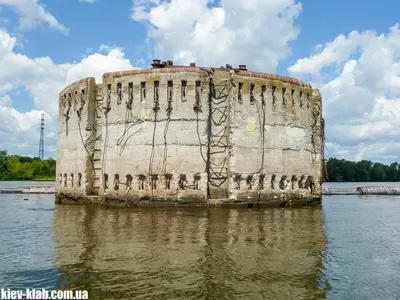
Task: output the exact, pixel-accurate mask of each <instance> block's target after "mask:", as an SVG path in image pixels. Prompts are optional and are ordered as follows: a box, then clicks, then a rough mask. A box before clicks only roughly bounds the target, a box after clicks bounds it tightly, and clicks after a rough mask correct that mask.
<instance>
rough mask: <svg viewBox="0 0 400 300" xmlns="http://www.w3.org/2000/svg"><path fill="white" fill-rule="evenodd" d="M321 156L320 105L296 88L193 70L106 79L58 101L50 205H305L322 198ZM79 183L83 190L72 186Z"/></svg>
mask: <svg viewBox="0 0 400 300" xmlns="http://www.w3.org/2000/svg"><path fill="white" fill-rule="evenodd" d="M82 90H87V93H86V94H82V97H75V98H74V97H73V96H74V95H78V96H79V95H81V94H80V93H81V92H82ZM70 95H71V96H70ZM81 98H82V99H85V101H84V103H83V102H82V101H81V100H80V99H81ZM75 99H76V100H75ZM75 102H76V104H74V103H75ZM70 103H71V104H70ZM78 112H79V114H78ZM79 116H80V117H79ZM67 125H68V126H67ZM83 128H86V129H83ZM82 130H84V132H83V131H82ZM85 145H86V146H85ZM322 153H323V148H322V118H321V96H320V94H319V92H318V91H317V90H313V89H312V88H311V87H310V85H308V84H306V83H303V82H301V81H298V80H295V79H291V78H287V77H281V76H276V75H269V74H263V73H253V72H247V71H243V70H227V69H211V68H195V67H170V68H160V69H150V70H139V71H125V72H114V73H106V74H104V76H103V83H102V84H99V85H97V86H96V85H95V83H94V79H93V78H89V79H85V80H82V81H79V82H77V83H74V84H72V85H70V86H69V87H67V88H66V89H65V90H64V91H63V92H62V93H61V94H60V120H59V140H58V160H57V173H58V174H61V177H60V178H61V181H59V182H58V183H57V195H58V196H59V197H58V198H57V199H58V200H57V201H59V202H63V201H65V199H69V200H71V199H72V201H78V202H80V201H81V200H83V201H89V202H109V203H119V204H131V205H141V204H164V205H176V204H189V203H190V204H195V205H209V204H213V205H225V204H230V203H242V204H248V205H254V204H256V205H258V204H262V203H270V202H273V203H278V204H287V203H288V202H290V201H297V200H301V201H304V202H307V201H311V200H312V199H314V198H317V199H319V198H320V197H321V186H320V177H321V169H322V165H321V162H322ZM78 173H80V174H82V179H81V180H82V182H86V185H84V184H82V183H81V185H80V186H78V184H74V185H72V181H71V178H72V175H71V174H74V180H76V178H77V177H78V175H77V174H78ZM64 174H67V183H66V184H65V181H64ZM59 176H60V175H59ZM91 195H94V196H96V197H89V196H91ZM88 197H89V198H88ZM63 199H64V200H63Z"/></svg>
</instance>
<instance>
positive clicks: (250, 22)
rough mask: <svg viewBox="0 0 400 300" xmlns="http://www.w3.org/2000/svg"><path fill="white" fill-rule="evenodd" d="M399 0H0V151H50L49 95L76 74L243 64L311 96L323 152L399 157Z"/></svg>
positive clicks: (53, 99) (53, 124)
mask: <svg viewBox="0 0 400 300" xmlns="http://www.w3.org/2000/svg"><path fill="white" fill-rule="evenodd" d="M398 11H400V1H395V0H382V1H376V0H352V1H348V0H335V1H321V0H304V1H302V2H300V1H297V0H246V1H243V0H219V1H218V0H190V1H189V0H113V1H111V0H0V149H5V150H8V152H9V153H10V154H20V155H29V156H38V151H39V134H40V117H41V114H42V113H44V114H45V120H46V121H45V122H46V128H45V157H55V156H56V144H57V118H58V94H59V92H60V91H61V90H62V89H63V88H64V87H65V86H66V85H68V84H70V83H72V82H74V81H76V80H78V79H81V78H84V77H88V76H93V77H95V78H96V81H97V82H101V76H102V74H103V73H105V72H110V71H122V70H130V69H135V68H148V67H150V64H151V60H152V59H153V58H158V59H161V60H168V59H171V60H173V61H174V63H175V64H189V63H190V62H196V64H197V65H201V66H212V67H219V66H221V65H225V64H231V65H233V66H237V65H239V64H246V65H247V68H248V69H249V70H250V71H261V72H267V73H274V74H280V75H286V76H291V77H295V78H298V79H301V80H305V81H307V82H310V83H311V84H312V86H313V87H314V88H318V89H319V90H320V92H321V94H322V101H323V104H322V106H323V116H324V118H325V123H326V131H325V135H326V150H325V156H326V158H329V157H336V158H340V159H341V158H343V159H347V160H354V161H359V160H362V159H368V160H372V161H374V162H382V163H391V162H394V161H400V158H399V155H400V154H399V153H400V27H399V26H400V25H399V23H400V20H399V15H398Z"/></svg>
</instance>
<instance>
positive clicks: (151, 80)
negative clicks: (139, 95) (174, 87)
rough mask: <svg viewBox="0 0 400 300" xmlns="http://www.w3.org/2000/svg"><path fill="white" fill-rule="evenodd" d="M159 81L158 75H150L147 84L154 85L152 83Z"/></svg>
mask: <svg viewBox="0 0 400 300" xmlns="http://www.w3.org/2000/svg"><path fill="white" fill-rule="evenodd" d="M157 80H158V81H160V80H161V77H160V76H159V75H151V76H149V77H147V82H148V83H154V81H157Z"/></svg>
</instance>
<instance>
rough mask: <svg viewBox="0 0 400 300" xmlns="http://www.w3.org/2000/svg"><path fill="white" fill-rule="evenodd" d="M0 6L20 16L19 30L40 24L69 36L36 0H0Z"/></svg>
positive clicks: (63, 27) (65, 29) (66, 29)
mask: <svg viewBox="0 0 400 300" xmlns="http://www.w3.org/2000/svg"><path fill="white" fill-rule="evenodd" d="M1 5H5V6H8V7H10V8H11V9H13V10H14V11H15V12H16V13H17V14H18V15H19V16H20V20H19V21H20V27H21V29H31V28H34V27H36V26H37V25H38V24H40V23H47V24H48V25H50V27H52V28H54V29H56V30H59V31H61V32H63V33H64V34H69V29H68V28H67V27H65V26H64V25H62V24H61V23H59V22H58V21H57V19H56V18H55V17H54V16H53V15H52V14H50V13H49V12H48V11H46V9H45V8H44V7H43V5H42V4H40V3H39V1H38V0H0V6H1Z"/></svg>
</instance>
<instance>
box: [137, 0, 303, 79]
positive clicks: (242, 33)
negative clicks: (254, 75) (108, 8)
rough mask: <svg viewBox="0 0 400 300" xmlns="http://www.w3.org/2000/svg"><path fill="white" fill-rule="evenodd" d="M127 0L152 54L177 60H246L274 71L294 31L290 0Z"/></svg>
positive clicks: (295, 6) (297, 8)
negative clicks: (145, 31)
mask: <svg viewBox="0 0 400 300" xmlns="http://www.w3.org/2000/svg"><path fill="white" fill-rule="evenodd" d="M213 2H216V1H210V0H191V1H187V0H171V1H161V0H133V7H132V15H131V17H132V19H133V20H135V21H139V22H144V23H145V24H146V25H148V27H147V28H148V37H149V39H150V40H151V41H152V42H153V44H154V49H153V51H154V56H155V57H157V58H160V59H162V60H167V59H172V60H174V61H176V63H178V64H185V65H187V64H189V63H190V62H194V61H196V62H197V64H198V65H202V66H217V67H219V66H221V65H225V64H227V63H229V64H233V65H236V66H237V65H238V64H247V65H248V66H249V68H250V69H251V70H261V71H266V72H274V71H275V69H276V67H277V65H278V62H279V61H280V60H282V59H284V58H286V57H287V56H288V54H290V48H289V42H290V41H292V40H295V39H296V38H297V35H298V33H299V30H298V28H296V26H295V25H294V21H295V19H296V18H297V17H298V16H299V14H300V12H301V8H302V6H301V3H298V2H297V1H296V0H252V1H242V0H221V1H219V2H218V4H219V5H218V6H216V7H215V5H214V7H212V6H211V4H214V3H213Z"/></svg>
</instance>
